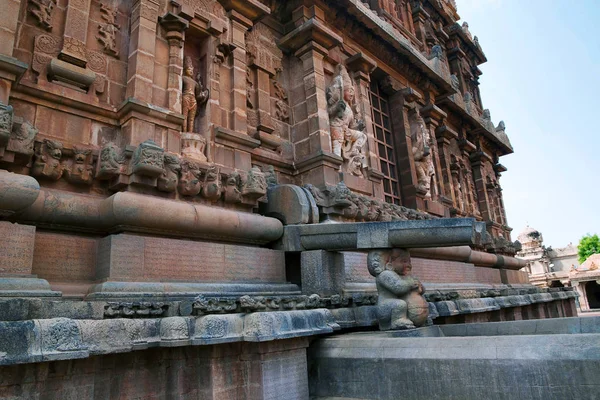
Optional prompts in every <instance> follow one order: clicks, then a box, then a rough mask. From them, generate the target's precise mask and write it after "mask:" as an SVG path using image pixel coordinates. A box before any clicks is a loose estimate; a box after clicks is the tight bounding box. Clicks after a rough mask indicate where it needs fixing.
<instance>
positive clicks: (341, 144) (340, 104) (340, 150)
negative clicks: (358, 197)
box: [327, 64, 367, 176]
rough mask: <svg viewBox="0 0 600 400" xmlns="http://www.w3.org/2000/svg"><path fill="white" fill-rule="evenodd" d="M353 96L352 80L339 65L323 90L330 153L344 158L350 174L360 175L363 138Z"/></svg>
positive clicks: (362, 130)
mask: <svg viewBox="0 0 600 400" xmlns="http://www.w3.org/2000/svg"><path fill="white" fill-rule="evenodd" d="M354 96H355V90H354V85H353V84H352V80H351V79H350V76H349V75H348V71H346V67H344V66H343V65H341V64H340V65H338V72H337V75H336V76H335V78H334V79H333V83H332V84H331V86H329V87H328V88H327V108H328V112H329V124H330V127H331V144H332V147H333V152H334V153H335V154H336V155H338V156H340V157H342V158H343V159H344V164H345V169H346V171H347V172H349V173H350V174H352V175H356V176H363V175H362V167H363V166H364V160H365V155H364V149H363V146H364V144H365V142H366V141H367V135H366V134H365V132H364V130H365V123H364V121H363V120H361V119H360V112H359V110H358V107H357V104H356V101H355V98H354Z"/></svg>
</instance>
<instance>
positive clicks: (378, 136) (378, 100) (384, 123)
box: [370, 81, 401, 205]
mask: <svg viewBox="0 0 600 400" xmlns="http://www.w3.org/2000/svg"><path fill="white" fill-rule="evenodd" d="M370 92H371V116H372V119H373V131H374V132H375V143H376V147H377V155H378V156H379V166H380V167H381V172H383V175H384V176H385V177H384V178H383V192H384V195H385V201H386V202H388V203H394V204H398V205H400V204H401V201H400V190H399V187H400V185H399V183H398V167H397V164H396V150H395V148H394V135H393V133H392V121H391V119H390V109H389V102H388V98H387V96H386V95H385V94H384V93H383V92H381V90H380V88H379V84H378V82H376V81H373V82H371V87H370Z"/></svg>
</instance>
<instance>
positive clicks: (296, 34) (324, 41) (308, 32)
mask: <svg viewBox="0 0 600 400" xmlns="http://www.w3.org/2000/svg"><path fill="white" fill-rule="evenodd" d="M309 42H315V43H317V44H318V45H319V46H322V47H323V48H324V49H325V50H329V49H331V48H332V47H333V46H335V45H337V44H339V43H342V42H343V39H342V37H341V36H339V35H338V34H336V33H335V32H333V31H332V30H331V29H329V28H328V27H327V26H326V25H325V24H324V23H323V22H321V21H320V20H318V19H317V18H315V17H313V18H311V19H309V20H308V21H306V22H304V23H303V24H302V25H300V26H299V27H297V28H296V29H294V30H293V31H291V32H290V33H288V34H287V35H285V36H284V37H282V38H281V40H280V41H279V46H280V47H282V48H283V49H285V50H288V51H296V50H298V49H300V48H302V47H303V46H305V45H306V44H307V43H309Z"/></svg>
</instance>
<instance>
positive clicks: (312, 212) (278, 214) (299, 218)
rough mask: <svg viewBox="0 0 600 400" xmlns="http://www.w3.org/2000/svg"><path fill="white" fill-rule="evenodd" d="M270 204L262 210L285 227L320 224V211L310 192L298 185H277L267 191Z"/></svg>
mask: <svg viewBox="0 0 600 400" xmlns="http://www.w3.org/2000/svg"><path fill="white" fill-rule="evenodd" d="M267 197H268V203H267V204H266V205H265V206H264V209H262V213H263V214H264V215H266V216H269V217H273V218H277V219H278V220H280V221H281V222H282V223H283V224H284V225H294V224H314V223H318V222H319V210H318V207H317V204H316V203H315V200H314V198H313V197H312V195H311V194H310V192H309V191H308V190H307V189H305V188H301V187H299V186H296V185H276V186H272V187H269V189H268V191H267Z"/></svg>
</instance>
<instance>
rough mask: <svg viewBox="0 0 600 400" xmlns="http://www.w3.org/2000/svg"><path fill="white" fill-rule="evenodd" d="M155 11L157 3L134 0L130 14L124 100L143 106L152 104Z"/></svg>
mask: <svg viewBox="0 0 600 400" xmlns="http://www.w3.org/2000/svg"><path fill="white" fill-rule="evenodd" d="M158 8H159V2H158V1H157V0H135V1H134V3H133V6H132V10H131V23H130V27H131V28H130V45H129V55H128V63H129V66H128V68H127V96H126V97H127V98H135V99H137V100H139V101H142V102H146V103H151V102H152V81H153V79H154V58H155V57H154V54H155V46H156V25H157V24H156V22H157V19H158ZM142 141H143V140H142ZM130 144H137V143H133V142H132V143H130Z"/></svg>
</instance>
